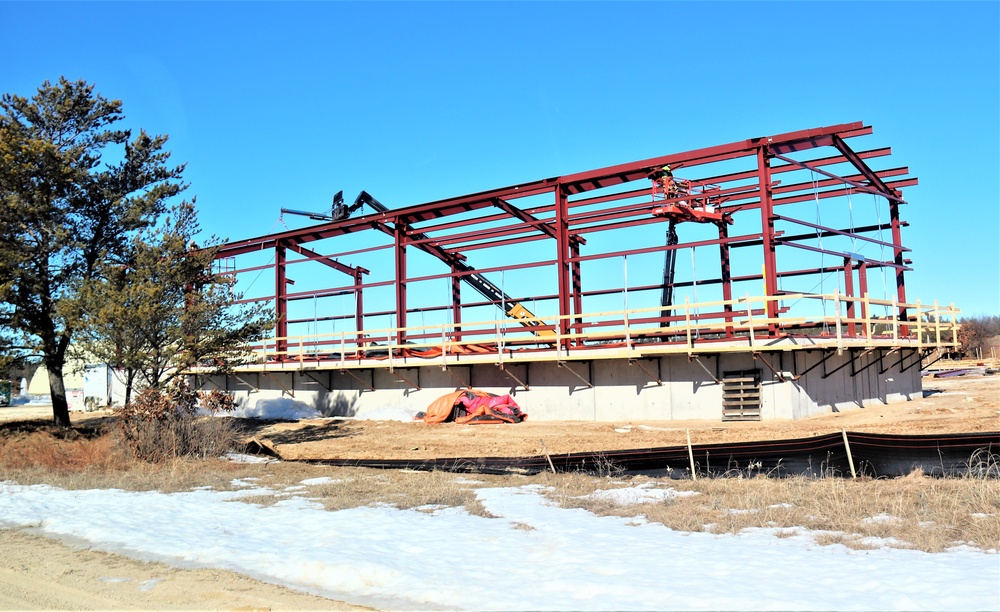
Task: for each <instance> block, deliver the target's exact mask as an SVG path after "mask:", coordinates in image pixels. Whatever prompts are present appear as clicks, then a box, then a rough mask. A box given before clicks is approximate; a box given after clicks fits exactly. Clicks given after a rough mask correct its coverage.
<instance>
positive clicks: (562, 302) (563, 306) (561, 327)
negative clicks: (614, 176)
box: [553, 185, 572, 351]
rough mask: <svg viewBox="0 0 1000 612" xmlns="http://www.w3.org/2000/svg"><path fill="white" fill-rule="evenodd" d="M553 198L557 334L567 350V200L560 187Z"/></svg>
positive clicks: (568, 283)
mask: <svg viewBox="0 0 1000 612" xmlns="http://www.w3.org/2000/svg"><path fill="white" fill-rule="evenodd" d="M553 195H554V196H555V216H556V250H557V253H556V266H557V268H558V269H557V279H556V281H557V284H558V286H559V316H560V319H559V324H558V330H557V331H558V334H559V336H560V346H561V348H565V349H566V350H567V351H568V350H569V345H570V343H571V342H570V340H569V339H568V338H566V336H567V335H568V334H569V333H570V316H571V315H572V304H571V302H570V267H569V198H568V197H567V195H566V192H565V190H564V189H563V187H562V185H556V186H555V189H554V190H553Z"/></svg>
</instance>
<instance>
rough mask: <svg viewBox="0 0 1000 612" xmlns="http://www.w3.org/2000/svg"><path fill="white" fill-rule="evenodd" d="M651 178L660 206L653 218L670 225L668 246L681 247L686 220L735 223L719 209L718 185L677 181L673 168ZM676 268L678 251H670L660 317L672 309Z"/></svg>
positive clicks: (657, 171)
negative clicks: (680, 228)
mask: <svg viewBox="0 0 1000 612" xmlns="http://www.w3.org/2000/svg"><path fill="white" fill-rule="evenodd" d="M649 179H650V180H651V181H653V203H654V204H659V206H657V207H656V208H654V209H653V211H652V212H653V216H654V217H665V218H666V219H667V220H668V221H669V224H668V226H667V246H668V247H673V246H677V244H679V239H678V237H677V224H678V223H682V222H685V221H693V222H695V223H715V224H716V225H721V224H724V223H732V220H731V219H730V218H729V217H728V216H727V215H725V214H723V213H722V212H721V211H720V210H719V203H720V202H719V200H720V197H719V196H720V191H721V189H720V188H719V186H718V185H705V184H703V183H698V182H696V181H690V180H687V179H678V178H674V175H673V173H672V172H671V170H670V166H669V165H666V166H663V167H662V168H655V169H653V170H651V171H650V173H649ZM676 269H677V249H667V251H666V252H665V254H664V261H663V290H662V292H661V294H660V306H662V307H663V309H664V310H663V311H662V313H661V314H663V315H664V316H667V315H668V310H667V309H669V307H670V306H672V305H673V303H674V272H675V271H676ZM668 325H669V323H668V322H667V321H661V322H660V327H667V326H668Z"/></svg>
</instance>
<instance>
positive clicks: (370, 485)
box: [0, 421, 1000, 552]
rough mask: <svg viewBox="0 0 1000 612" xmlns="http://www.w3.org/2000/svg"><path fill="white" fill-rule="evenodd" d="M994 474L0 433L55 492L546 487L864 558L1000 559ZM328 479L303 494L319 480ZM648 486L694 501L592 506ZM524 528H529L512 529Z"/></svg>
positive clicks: (349, 496)
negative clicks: (734, 474) (876, 476)
mask: <svg viewBox="0 0 1000 612" xmlns="http://www.w3.org/2000/svg"><path fill="white" fill-rule="evenodd" d="M995 472H996V465H995V464H989V463H987V464H985V467H984V469H983V470H981V474H990V473H992V476H991V477H967V478H953V479H940V478H928V477H926V476H924V475H922V474H919V473H916V474H912V475H910V476H908V477H906V478H898V479H894V480H872V479H858V480H848V479H841V478H828V479H818V480H809V479H804V478H789V479H768V478H752V479H746V478H742V479H741V478H732V479H703V480H699V481H697V482H692V481H672V480H666V479H654V478H648V477H623V476H618V475H615V474H616V473H617V471H616V470H615V469H614V466H608V470H607V474H608V475H606V476H604V477H599V476H590V475H585V474H548V473H545V474H539V475H536V476H529V477H525V476H492V475H475V476H461V475H457V474H452V473H447V472H413V471H406V470H399V471H393V470H373V469H363V468H335V467H326V466H320V465H310V464H304V463H290V462H278V463H266V464H265V463H257V464H241V463H231V462H228V461H223V460H219V459H203V460H196V459H174V460H171V461H166V462H163V463H160V464H150V463H146V462H142V461H138V460H136V459H134V458H133V457H132V456H131V455H130V454H129V453H128V452H127V451H126V450H123V449H122V448H121V447H120V446H117V445H116V441H115V438H114V436H112V435H110V434H108V433H107V428H106V427H102V426H100V425H97V426H91V427H78V428H74V429H71V430H61V429H59V428H55V427H53V426H51V425H49V424H48V423H47V422H41V421H36V422H21V423H6V424H2V425H0V480H9V481H15V482H19V483H22V484H39V483H46V484H50V485H53V486H57V487H60V488H64V489H96V488H117V489H125V490H143V491H146V490H159V491H163V492H165V493H170V492H176V491H188V490H191V489H194V488H196V487H205V486H208V487H212V488H213V489H216V490H233V489H237V488H240V487H239V484H238V483H234V482H233V481H234V480H235V479H241V480H243V481H244V482H250V483H252V484H253V485H254V486H255V487H259V488H262V489H267V490H269V491H271V492H270V493H266V494H261V495H254V496H253V497H244V498H241V499H240V501H242V502H245V503H257V504H262V505H266V504H272V503H275V502H276V501H279V500H280V499H284V498H287V497H288V496H290V495H302V496H306V497H308V498H310V499H314V500H316V501H318V502H320V503H322V504H323V506H324V507H325V508H327V509H329V510H340V509H345V508H354V507H361V506H372V505H378V504H386V505H391V506H394V507H397V508H401V509H417V510H419V511H425V512H433V511H435V510H437V509H439V508H443V507H449V508H454V507H460V508H464V509H466V511H468V512H469V513H470V514H474V515H477V516H483V517H487V518H489V517H491V516H492V515H491V514H490V513H489V512H488V511H487V510H486V509H485V508H484V507H483V505H482V504H481V502H480V501H479V499H478V498H477V496H476V489H478V488H482V487H504V486H508V487H509V486H521V485H525V484H531V483H535V484H541V485H544V487H545V490H546V491H547V495H548V496H549V497H550V499H552V500H553V501H555V502H556V503H558V504H559V505H561V506H563V507H567V508H584V509H586V510H588V511H590V512H593V513H595V514H599V515H616V516H622V517H638V516H644V517H645V518H646V520H649V521H651V522H658V523H662V524H663V525H665V526H667V527H669V528H671V529H676V530H681V531H709V532H712V533H739V532H740V531H742V530H745V529H753V528H767V529H772V530H774V532H773V533H774V535H775V537H779V538H788V537H796V536H800V535H803V534H807V533H808V534H809V535H810V536H811V537H812V538H813V539H814V540H815V541H817V542H818V543H820V544H841V545H844V546H847V547H850V548H855V549H865V548H872V547H877V546H883V545H886V546H894V547H900V548H914V549H919V550H924V551H929V552H935V551H942V550H946V549H948V548H950V547H954V546H956V545H959V544H968V545H970V546H974V547H977V548H980V549H986V550H997V549H1000V478H997V477H996V473H995ZM318 477H327V478H328V479H329V480H328V481H327V482H323V483H320V484H313V485H311V486H309V487H308V488H304V489H303V488H301V486H300V483H301V482H302V481H303V480H306V479H310V478H318ZM640 484H646V485H649V486H651V487H653V488H657V489H673V490H675V491H678V492H690V493H695V494H694V495H686V496H673V497H668V498H667V499H665V500H663V501H657V502H647V503H640V504H635V505H627V506H622V505H618V504H617V503H615V502H614V501H610V500H607V499H601V498H595V497H588V496H589V495H590V494H592V493H594V492H595V491H597V490H600V489H611V488H616V487H627V486H636V485H640ZM514 528H516V529H527V528H528V526H527V525H518V524H515V525H514Z"/></svg>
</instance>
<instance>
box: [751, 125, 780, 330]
mask: <svg viewBox="0 0 1000 612" xmlns="http://www.w3.org/2000/svg"><path fill="white" fill-rule="evenodd" d="M757 179H758V182H759V185H760V187H759V189H760V227H761V233H763V235H764V237H763V238H764V239H763V246H764V293H765V295H766V296H767V297H772V296H775V295H777V294H778V271H777V269H776V261H777V260H776V258H775V253H774V247H775V242H774V204H773V202H772V201H771V158H770V154H769V153H768V150H767V145H766V144H761V145H760V146H758V147H757ZM747 307H748V308H749V307H750V306H749V304H748V305H747ZM777 317H778V303H777V302H775V301H769V302H768V303H767V318H768V319H776V318H777ZM777 329H778V326H777V324H775V323H770V324H768V326H767V330H768V335H769V336H775V335H777Z"/></svg>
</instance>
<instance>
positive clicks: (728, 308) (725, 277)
mask: <svg viewBox="0 0 1000 612" xmlns="http://www.w3.org/2000/svg"><path fill="white" fill-rule="evenodd" d="M728 238H729V224H727V223H720V224H719V267H720V268H721V273H722V278H721V282H722V299H723V300H726V302H727V304H726V305H725V306H724V310H725V312H726V337H727V338H732V337H733V326H732V322H733V315H732V312H733V305H732V304H729V303H728V302H729V300H732V299H733V279H732V269H731V267H730V264H729V242H728V240H727V239H728Z"/></svg>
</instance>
